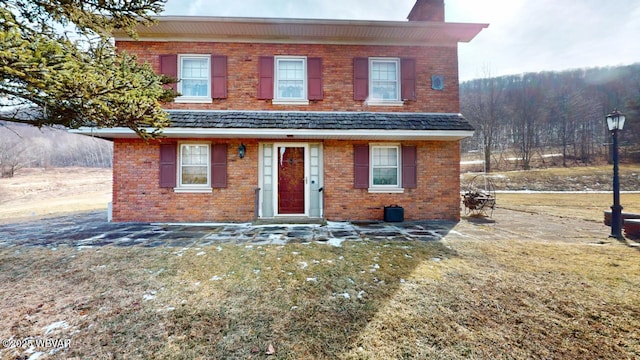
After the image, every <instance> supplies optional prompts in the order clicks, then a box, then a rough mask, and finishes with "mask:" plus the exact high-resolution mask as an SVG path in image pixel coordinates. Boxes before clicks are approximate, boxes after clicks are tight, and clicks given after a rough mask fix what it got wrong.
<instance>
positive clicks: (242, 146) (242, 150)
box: [238, 143, 247, 159]
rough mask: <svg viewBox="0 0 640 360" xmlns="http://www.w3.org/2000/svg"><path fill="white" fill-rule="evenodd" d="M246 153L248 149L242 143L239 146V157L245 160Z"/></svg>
mask: <svg viewBox="0 0 640 360" xmlns="http://www.w3.org/2000/svg"><path fill="white" fill-rule="evenodd" d="M246 151H247V147H246V146H244V144H242V143H241V144H240V146H238V157H240V159H242V158H244V154H245V152H246Z"/></svg>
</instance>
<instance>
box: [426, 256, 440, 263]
mask: <svg viewBox="0 0 640 360" xmlns="http://www.w3.org/2000/svg"><path fill="white" fill-rule="evenodd" d="M429 260H431V261H435V262H440V261H442V259H440V258H437V257H433V258H431V259H429Z"/></svg>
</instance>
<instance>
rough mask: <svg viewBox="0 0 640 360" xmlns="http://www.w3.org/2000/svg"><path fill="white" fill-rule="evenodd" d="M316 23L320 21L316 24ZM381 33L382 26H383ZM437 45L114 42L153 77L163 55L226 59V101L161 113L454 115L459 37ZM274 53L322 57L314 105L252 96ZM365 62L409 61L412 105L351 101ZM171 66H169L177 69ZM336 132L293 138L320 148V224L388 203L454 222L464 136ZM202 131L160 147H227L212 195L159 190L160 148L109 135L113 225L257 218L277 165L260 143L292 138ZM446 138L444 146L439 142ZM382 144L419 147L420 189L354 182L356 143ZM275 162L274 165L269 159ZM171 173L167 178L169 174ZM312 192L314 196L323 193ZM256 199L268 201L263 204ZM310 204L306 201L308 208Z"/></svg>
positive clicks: (410, 215) (373, 213)
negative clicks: (262, 191)
mask: <svg viewBox="0 0 640 360" xmlns="http://www.w3.org/2000/svg"><path fill="white" fill-rule="evenodd" d="M436 2H437V1H436ZM424 3H425V4H426V3H429V4H430V3H431V2H429V1H427V2H424ZM427 5H428V4H427ZM420 6H422V5H420ZM418 10H420V9H418ZM418 10H416V11H418ZM438 11H439V10H438ZM442 20H443V19H439V20H438V21H442ZM314 26H317V24H315V23H314ZM399 26H402V24H400V25H399ZM432 26H434V29H435V28H438V29H440V30H438V31H439V33H438V34H442V33H443V31H444V30H442V29H443V28H442V27H441V26H440V25H438V24H432ZM382 27H383V26H382V25H380V28H382ZM454 27H455V26H454ZM478 31H479V30H478ZM439 36H440V35H439ZM398 39H400V38H398ZM442 39H445V40H441V41H440V40H438V41H436V40H434V42H433V44H434V45H426V44H425V45H421V46H418V45H407V46H391V45H337V44H333V42H332V41H325V42H324V43H322V42H321V43H318V44H295V43H285V44H277V43H269V42H272V40H270V39H269V40H268V41H264V39H263V41H260V42H255V43H252V42H215V41H211V42H207V41H189V40H181V41H130V40H126V41H124V40H119V41H117V42H116V46H117V48H118V50H119V51H123V52H127V53H129V54H135V55H136V56H137V57H138V59H139V60H140V61H141V62H146V63H148V64H150V65H151V66H152V67H153V69H154V70H155V71H157V72H160V67H161V66H160V56H161V55H180V54H184V55H195V54H207V55H216V56H218V57H226V71H227V78H226V80H227V81H226V89H225V90H226V98H224V99H213V100H212V101H211V102H207V103H179V102H175V103H171V104H166V106H165V107H166V108H167V109H173V110H235V111H296V112H298V111H313V112H351V113H353V112H371V113H383V112H394V113H397V112H402V113H449V114H451V113H453V114H457V113H458V112H459V93H458V61H457V58H458V57H457V41H458V40H456V37H455V36H452V37H449V38H446V37H445V38H442ZM147 40H148V39H147ZM420 44H421V43H420ZM278 55H282V56H305V57H307V58H309V59H314V60H313V61H314V62H316V61H318V60H317V59H320V61H321V64H322V67H321V68H322V80H321V81H322V94H321V95H322V100H317V101H316V100H310V101H309V103H308V104H305V105H291V104H289V105H276V104H273V103H272V100H260V99H258V85H259V76H258V74H259V62H260V58H261V57H271V56H278ZM370 57H387V58H399V59H403V60H402V61H403V62H404V61H408V62H409V63H410V64H412V65H411V66H412V67H413V64H415V76H414V77H412V78H411V81H408V82H407V83H408V84H412V81H415V84H416V85H415V98H416V100H404V101H403V102H401V104H395V105H400V106H379V105H377V106H372V105H367V103H366V101H360V100H354V89H355V85H354V77H355V76H354V59H356V58H365V59H366V58H370ZM167 58H170V57H169V56H165V57H163V59H164V60H163V64H164V63H165V62H164V61H166V59H167ZM171 58H173V57H171ZM218 59H219V58H218ZM407 59H408V60H407ZM172 67H173V68H175V66H172ZM412 73H413V72H412ZM412 76H413V75H412ZM433 76H441V79H443V80H444V88H440V89H438V90H434V89H433V88H432V83H431V81H432V77H433ZM314 79H315V78H314ZM223 84H224V83H223ZM360 88H361V87H358V89H360ZM411 88H412V87H411ZM316 91H317V90H316ZM358 91H359V92H360V90H358ZM314 94H315V93H314ZM403 94H404V89H403ZM412 97H413V94H412ZM338 129H339V130H341V131H343V133H342V134H341V135H340V136H332V137H328V138H326V139H319V138H317V137H316V138H314V139H313V140H309V141H305V140H303V139H298V138H296V139H295V140H294V141H298V142H305V143H313V144H320V145H321V146H320V147H317V146H316V145H314V146H315V147H314V149H318V148H320V149H321V150H320V151H321V156H320V159H321V161H322V163H321V167H320V169H322V170H321V173H320V177H319V179H320V180H319V183H318V184H316V186H318V185H319V186H321V187H322V188H323V193H322V196H323V205H322V216H323V217H324V218H326V219H329V220H382V218H383V208H384V206H389V205H399V206H402V207H404V218H405V220H424V219H449V220H457V219H459V217H460V185H459V171H460V169H459V168H460V167H459V162H460V155H459V140H458V139H459V138H460V137H456V136H450V137H447V136H449V135H447V136H444V137H441V136H440V137H439V136H431V137H430V135H420V136H416V137H412V136H408V135H403V136H405V137H404V139H410V138H414V139H415V138H420V139H423V140H420V141H416V140H398V138H396V139H395V140H393V139H392V138H390V140H388V141H387V140H384V139H386V138H387V136H386V135H384V133H383V132H382V135H381V132H380V131H378V134H377V135H376V137H373V136H371V137H369V138H372V139H373V138H375V139H377V140H361V139H362V138H363V137H359V138H358V139H360V140H352V139H350V137H351V136H350V135H349V133H348V131H349V129H344V128H338ZM209 130H211V129H209ZM209 133H212V132H209ZM199 134H202V132H199V131H198V129H193V132H192V133H191V134H189V137H188V138H183V139H181V138H177V137H176V138H173V137H170V138H165V139H163V140H162V143H175V144H176V146H177V144H179V143H180V142H181V141H196V142H202V143H207V144H212V145H213V144H223V143H224V144H227V147H226V148H227V149H228V150H227V164H226V187H223V188H214V189H213V190H212V192H191V193H189V192H179V191H176V190H174V188H171V187H161V186H160V184H159V177H160V170H159V168H160V143H159V142H157V141H150V142H144V141H142V140H139V139H129V138H126V136H125V138H115V139H114V171H113V173H114V181H113V220H114V221H143V222H218V221H240V222H245V221H251V220H253V219H254V218H255V214H256V210H257V209H256V205H255V204H256V196H255V194H256V192H255V190H256V189H257V188H258V187H260V186H262V185H263V182H265V181H266V180H264V179H261V176H262V175H261V173H262V172H263V171H266V170H265V169H266V168H265V167H264V164H262V165H261V162H262V161H263V159H265V158H267V156H271V158H270V159H274V158H273V155H264V154H262V151H261V149H263V148H262V147H261V146H264V145H261V144H270V143H277V142H285V141H288V140H292V139H291V138H290V137H291V136H292V135H286V133H284V130H283V134H280V135H281V137H278V138H273V139H269V138H261V137H260V136H255V137H251V136H246V137H245V138H230V137H229V136H227V137H219V138H216V137H215V136H204V135H199ZM175 136H183V135H175ZM243 136H244V135H243ZM270 136H272V135H270ZM287 136H288V137H287ZM305 136H311V135H305ZM360 136H362V135H360ZM365 138H366V137H365ZM431 138H433V139H434V140H431ZM443 138H444V139H445V140H446V139H449V140H447V141H444V140H442V139H443ZM381 139H382V140H381ZM435 139H438V140H435ZM382 143H385V144H389V143H393V144H394V146H399V145H402V146H411V147H413V146H415V151H413V148H412V150H411V154H413V155H411V158H413V157H415V158H416V164H415V165H416V166H415V167H412V168H411V169H413V170H416V171H417V186H415V183H414V182H413V181H415V180H416V179H415V177H413V176H411V178H412V183H411V184H412V185H411V186H407V188H405V189H404V190H401V191H396V192H389V191H387V192H374V191H370V189H367V188H356V187H357V186H354V173H355V170H354V146H355V145H366V144H382ZM240 144H244V145H245V146H246V155H245V156H244V158H242V159H241V158H240V157H239V155H238V151H237V149H238V147H239V145H240ZM166 148H167V147H166V146H164V147H163V149H166ZM217 148H220V146H218V147H217ZM360 148H362V147H360ZM274 151H275V150H274ZM261 156H264V157H261ZM223 158H224V156H223ZM407 158H409V156H407ZM271 161H274V162H273V163H274V164H275V163H276V162H275V160H271ZM316 166H317V165H316ZM403 166H404V164H403ZM412 166H413V165H412ZM261 167H262V169H261ZM269 171H271V170H270V169H269ZM305 171H306V170H305ZM169 174H172V172H171V171H170V172H169ZM358 176H360V175H358ZM408 177H409V176H407V178H408ZM306 180H307V179H306V177H305V181H306ZM274 181H275V180H274ZM365 185H366V184H365ZM414 186H415V188H414ZM315 189H316V190H314V191H315V194H316V195H317V194H318V191H319V190H317V188H315ZM318 196H319V195H318ZM260 200H261V201H269V200H268V199H267V200H265V199H262V198H260ZM316 203H317V202H316ZM308 206H311V205H309V204H308ZM267 207H268V206H267ZM258 208H259V209H260V210H259V211H260V214H262V211H267V212H268V211H270V210H263V208H262V204H261V203H260V205H259V206H258ZM314 211H315V208H314ZM266 217H268V216H266Z"/></svg>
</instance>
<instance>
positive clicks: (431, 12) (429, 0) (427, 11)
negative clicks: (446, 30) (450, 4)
mask: <svg viewBox="0 0 640 360" xmlns="http://www.w3.org/2000/svg"><path fill="white" fill-rule="evenodd" d="M407 19H409V21H440V22H444V0H417V1H416V4H415V5H413V9H411V12H410V13H409V16H408V17H407Z"/></svg>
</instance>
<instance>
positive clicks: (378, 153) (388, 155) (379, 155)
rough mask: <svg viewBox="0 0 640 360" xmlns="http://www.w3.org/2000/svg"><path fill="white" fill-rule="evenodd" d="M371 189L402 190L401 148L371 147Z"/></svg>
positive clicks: (390, 146) (387, 146) (391, 146)
mask: <svg viewBox="0 0 640 360" xmlns="http://www.w3.org/2000/svg"><path fill="white" fill-rule="evenodd" d="M370 168H371V177H370V178H371V185H370V186H371V187H372V188H400V186H401V184H402V182H401V180H400V173H401V168H400V147H399V146H393V145H385V146H371V167H370Z"/></svg>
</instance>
